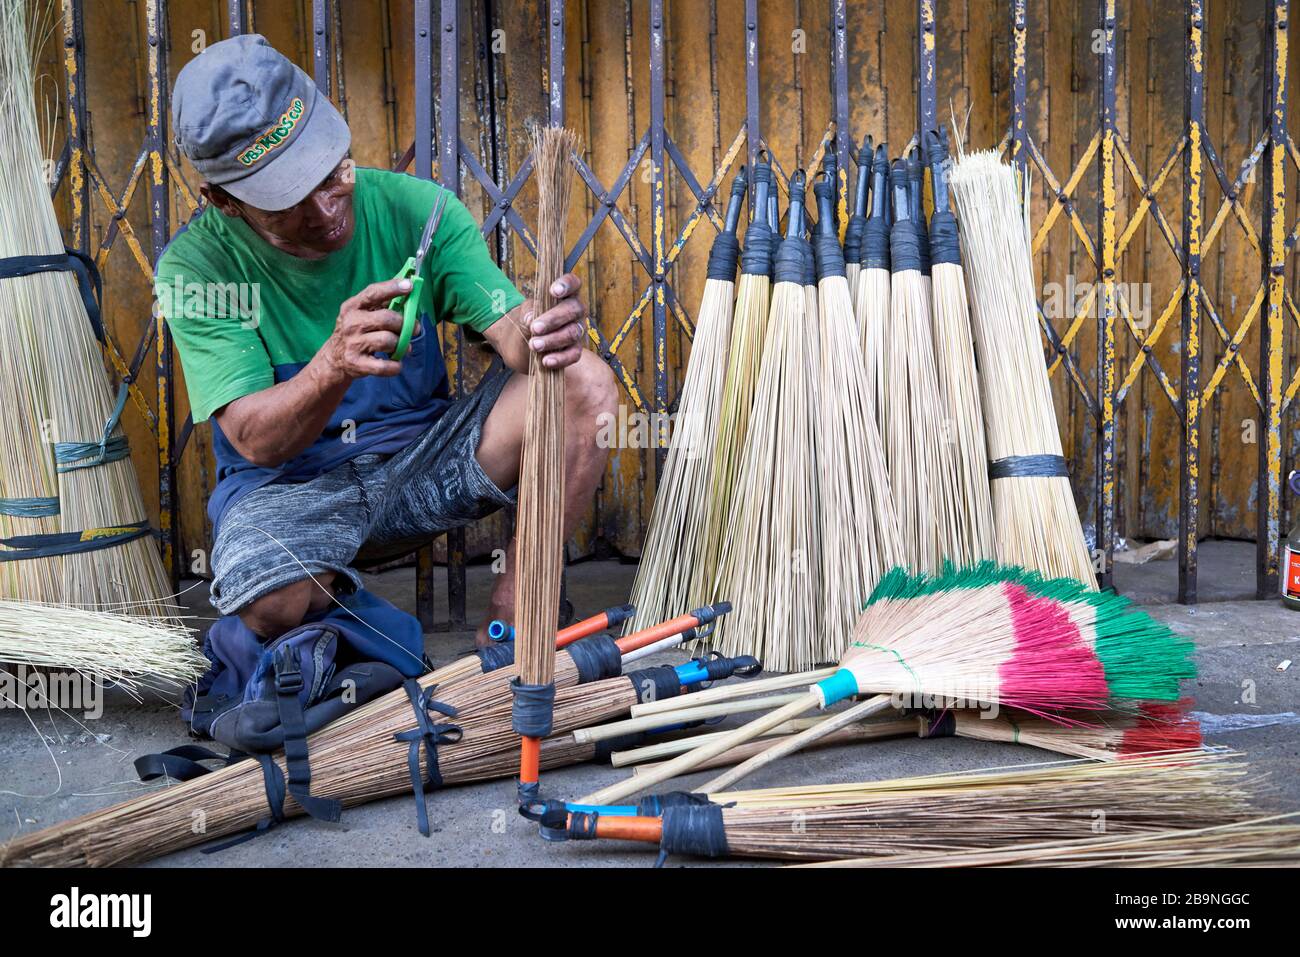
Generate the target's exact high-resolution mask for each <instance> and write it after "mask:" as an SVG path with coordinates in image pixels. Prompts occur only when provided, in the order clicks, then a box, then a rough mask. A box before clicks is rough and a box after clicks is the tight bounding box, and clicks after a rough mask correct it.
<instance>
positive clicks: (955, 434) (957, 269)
mask: <svg viewBox="0 0 1300 957" xmlns="http://www.w3.org/2000/svg"><path fill="white" fill-rule="evenodd" d="M925 149H926V153H927V155H926V159H927V160H928V162H929V164H930V182H931V184H932V189H933V193H934V213H933V214H932V215H931V218H930V233H929V238H930V263H931V265H930V269H931V273H932V275H933V281H932V284H931V292H932V295H933V297H934V299H933V309H932V310H931V312H930V318H931V321H932V323H933V335H934V353H935V363H936V366H937V369H938V373H939V393H940V396H941V397H942V400H943V408H944V410H945V414H946V422H947V429H946V435H947V439H948V444H949V447H950V449H951V451H952V458H953V466H954V469H955V474H954V476H953V478H954V481H955V488H956V492H957V499H958V501H959V502H960V503H961V510H960V514H959V519H960V521H961V522H962V523H963V528H962V534H961V535H960V536H958V538H957V539H956V541H954V543H953V544H954V546H955V547H961V548H962V549H963V554H961V555H953V556H952V557H953V559H954V560H955V561H958V562H960V563H969V562H979V561H986V560H989V559H993V558H996V557H997V549H996V546H995V540H994V535H993V502H992V499H991V498H990V497H989V472H988V468H989V460H988V453H987V451H986V450H985V446H984V413H983V410H982V409H981V406H980V402H981V399H980V388H979V378H978V376H977V375H976V372H975V348H974V344H973V343H972V341H971V331H970V314H969V309H968V308H967V304H966V278H965V275H964V273H963V271H962V265H961V246H960V244H959V242H958V239H957V221H956V219H954V218H953V215H952V210H951V209H950V208H949V205H948V184H947V176H948V170H947V167H948V165H949V162H948V149H947V147H946V146H945V145H944V144H943V143H942V142H941V141H940V139H939V137H938V136H937V135H936V134H935V133H934V132H928V133H926V134H925Z"/></svg>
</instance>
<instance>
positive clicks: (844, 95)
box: [831, 0, 857, 242]
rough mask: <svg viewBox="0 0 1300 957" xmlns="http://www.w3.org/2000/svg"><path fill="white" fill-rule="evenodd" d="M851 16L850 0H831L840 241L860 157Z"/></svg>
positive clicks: (832, 71)
mask: <svg viewBox="0 0 1300 957" xmlns="http://www.w3.org/2000/svg"><path fill="white" fill-rule="evenodd" d="M848 26H849V15H848V3H847V0H831V92H832V97H833V99H834V103H835V161H836V183H835V205H836V207H837V210H838V213H839V218H838V222H839V224H840V242H844V235H845V233H846V232H847V231H848V228H849V161H850V158H851V159H853V160H856V159H857V150H855V149H854V148H853V146H854V141H853V130H852V129H851V128H850V124H849V31H848Z"/></svg>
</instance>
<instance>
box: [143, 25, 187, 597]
mask: <svg viewBox="0 0 1300 957" xmlns="http://www.w3.org/2000/svg"><path fill="white" fill-rule="evenodd" d="M145 20H146V31H147V34H146V35H147V37H148V43H149V81H148V83H149V94H148V118H149V130H148V142H149V238H150V243H151V248H150V254H151V255H150V265H151V266H153V265H156V264H157V262H158V257H159V256H161V255H162V252H163V249H165V248H166V246H167V240H168V239H169V238H170V237H171V221H170V216H171V210H170V208H169V203H168V195H167V192H168V183H167V175H168V174H167V99H168V97H167V92H168V90H167V0H149V2H148V5H147V6H146V8H145ZM154 323H155V325H156V327H157V349H158V381H157V403H158V534H159V540H158V542H159V547H160V550H161V553H162V562H163V568H165V569H167V571H168V572H169V574H170V575H171V576H172V580H173V582H175V581H176V580H178V579H179V577H180V561H179V558H180V555H179V552H178V550H177V548H176V537H177V525H178V523H177V521H176V503H177V498H178V497H177V493H176V460H175V459H174V458H173V456H172V436H173V434H174V433H175V430H176V408H175V404H174V401H173V400H174V396H175V386H176V382H175V378H174V375H173V363H174V362H175V354H174V352H173V350H172V336H171V330H170V329H168V328H167V324H166V323H165V322H164V321H163V317H162V315H161V313H159V314H158V316H157V317H156V318H155V319H154Z"/></svg>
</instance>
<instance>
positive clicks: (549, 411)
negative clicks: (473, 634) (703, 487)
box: [510, 127, 578, 803]
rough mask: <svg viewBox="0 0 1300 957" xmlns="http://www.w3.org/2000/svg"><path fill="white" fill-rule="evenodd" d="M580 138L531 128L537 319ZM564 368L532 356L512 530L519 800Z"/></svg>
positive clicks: (560, 442) (552, 271)
mask: <svg viewBox="0 0 1300 957" xmlns="http://www.w3.org/2000/svg"><path fill="white" fill-rule="evenodd" d="M577 145H578V138H577V136H576V135H575V134H574V133H573V132H572V131H571V130H567V129H561V128H557V127H537V128H535V129H534V130H533V168H534V170H535V174H536V177H537V277H536V280H535V281H534V284H533V297H534V301H535V302H536V308H537V315H541V314H543V313H545V312H546V311H548V310H549V309H551V308H552V307H553V306H554V305H555V297H554V295H552V293H551V284H552V283H554V282H555V280H556V279H558V278H559V277H560V276H561V275H562V274H563V273H564V233H565V226H566V224H567V223H568V221H569V196H570V193H571V191H572V190H571V185H572V181H573V175H572V174H573V171H572V169H571V168H570V166H569V156H570V155H571V154H572V153H573V151H574V150H575V149H576V148H577ZM563 551H564V370H563V369H548V368H546V367H545V366H544V365H543V364H542V360H541V357H540V356H538V354H537V353H536V352H533V351H531V350H530V351H529V353H528V411H527V413H526V415H525V418H524V448H523V455H522V459H521V462H520V466H519V508H518V520H517V525H516V532H515V556H516V559H515V561H516V569H517V573H516V576H515V582H516V584H515V654H516V655H517V656H518V658H519V678H518V680H517V681H516V682H515V683H514V684H512V685H511V689H510V690H511V692H512V693H513V694H514V713H513V719H512V723H513V725H514V729H515V731H517V732H518V733H519V735H520V736H521V738H522V743H521V745H520V752H519V800H520V802H521V803H522V802H524V801H527V800H531V799H533V798H535V797H536V796H537V787H538V782H537V772H538V766H537V762H538V758H539V748H540V746H541V739H542V738H544V737H546V736H547V735H549V734H550V733H551V714H550V712H551V701H552V699H553V697H554V694H555V686H554V684H553V683H552V680H551V679H552V674H553V672H554V668H555V628H556V622H557V621H558V619H559V608H560V576H561V574H562V573H563V567H564V554H563Z"/></svg>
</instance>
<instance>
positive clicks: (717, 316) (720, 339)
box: [627, 166, 747, 632]
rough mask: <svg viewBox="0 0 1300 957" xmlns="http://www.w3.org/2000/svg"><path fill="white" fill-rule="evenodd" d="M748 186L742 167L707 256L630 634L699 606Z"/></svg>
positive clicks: (634, 596)
mask: <svg viewBox="0 0 1300 957" xmlns="http://www.w3.org/2000/svg"><path fill="white" fill-rule="evenodd" d="M746 188H747V177H746V175H745V168H744V167H743V166H742V167H741V169H740V172H739V174H737V176H736V178H735V179H734V180H733V181H732V184H731V198H730V200H729V201H728V204H727V217H726V221H725V223H724V228H723V230H722V232H721V233H719V234H718V237H717V239H716V240H715V241H714V244H713V249H712V251H711V252H710V254H709V265H708V277H707V278H706V279H705V282H704V296H703V300H702V301H701V303H700V311H699V319H698V321H697V322H696V324H695V337H694V339H693V340H692V342H691V355H690V362H689V364H688V365H687V367H686V378H685V381H684V382H683V383H682V391H681V394H680V396H679V397H678V406H677V408H678V413H677V418H676V424H675V426H674V429H673V437H672V445H671V446H670V447H669V450H668V457H667V460H666V462H665V465H664V472H663V476H662V477H661V479H660V481H659V487H658V489H657V490H656V492H655V502H654V509H653V511H652V512H651V515H650V526H649V529H648V530H647V532H646V540H645V545H644V546H643V548H642V551H641V564H640V566H639V567H638V568H637V575H636V581H635V583H634V584H633V586H632V604H633V605H635V606H636V609H637V614H636V616H635V618H634V619H632V620H631V621H630V622H629V623H628V625H627V630H628V631H629V632H630V631H635V630H636V629H637V628H641V627H645V626H647V625H649V624H652V623H654V622H658V621H662V620H664V619H665V618H671V617H673V616H675V615H679V614H682V613H684V612H686V611H688V610H690V609H692V608H695V607H698V605H699V603H698V602H696V601H695V599H696V598H697V597H698V592H697V590H696V589H695V588H694V587H693V583H694V582H695V581H696V580H697V577H698V576H699V575H700V574H701V569H704V568H710V566H709V565H708V557H707V552H708V534H707V532H708V524H709V492H710V485H711V482H712V478H713V475H712V473H713V462H714V456H713V455H712V454H710V453H712V452H713V450H714V449H713V446H714V443H715V442H716V441H717V437H718V423H719V420H720V418H721V416H722V402H723V388H724V383H725V380H726V373H727V354H728V349H729V348H730V343H731V327H732V321H731V319H732V302H733V299H734V293H735V274H736V263H737V260H738V257H739V253H740V246H739V243H738V242H737V240H736V225H737V223H738V221H739V218H740V210H741V205H742V203H743V202H744V198H745V190H746ZM732 421H733V422H734V419H733V420H732ZM710 570H711V569H710Z"/></svg>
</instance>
